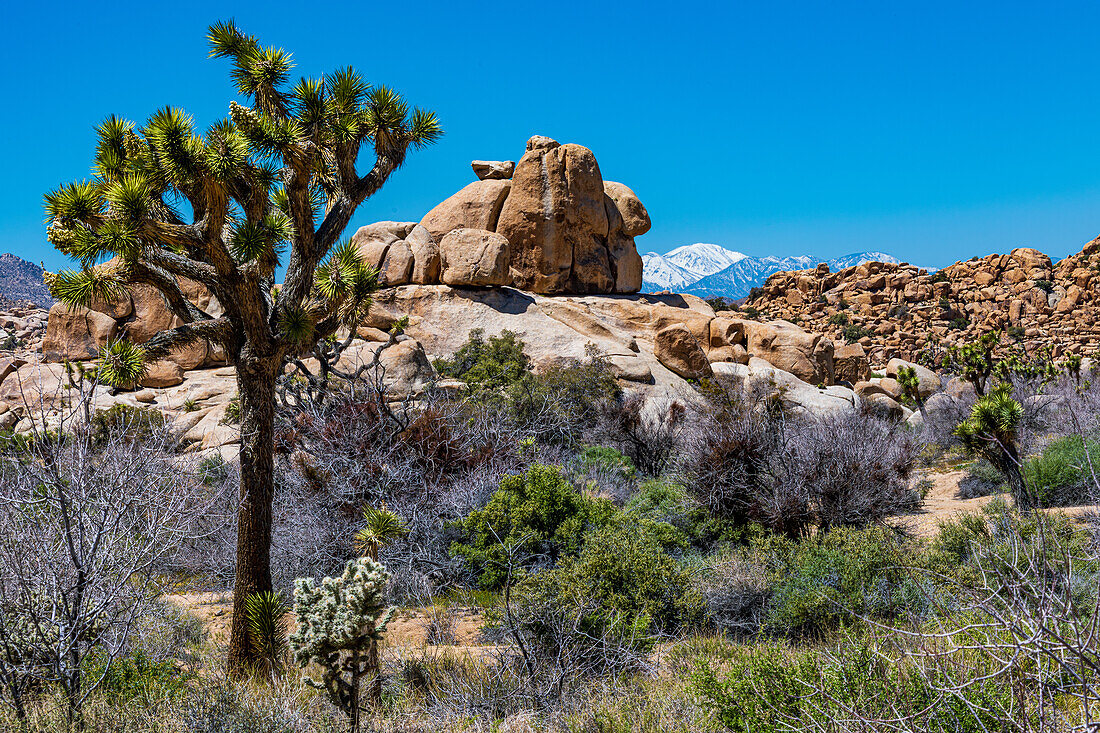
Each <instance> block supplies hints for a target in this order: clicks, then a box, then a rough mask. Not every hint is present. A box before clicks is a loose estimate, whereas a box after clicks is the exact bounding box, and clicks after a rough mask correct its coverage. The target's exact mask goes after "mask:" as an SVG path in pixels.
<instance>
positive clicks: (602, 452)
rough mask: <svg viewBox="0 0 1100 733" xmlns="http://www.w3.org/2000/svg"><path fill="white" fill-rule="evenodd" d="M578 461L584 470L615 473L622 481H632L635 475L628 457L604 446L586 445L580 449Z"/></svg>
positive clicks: (635, 471) (635, 470)
mask: <svg viewBox="0 0 1100 733" xmlns="http://www.w3.org/2000/svg"><path fill="white" fill-rule="evenodd" d="M580 461H581V465H582V466H583V467H584V468H586V469H595V470H599V471H607V472H609V473H615V474H617V475H619V476H620V477H621V478H623V479H632V478H634V475H635V473H637V469H636V468H634V462H633V461H631V460H630V457H629V456H625V455H623V454H622V453H620V452H619V451H617V450H615V449H614V448H611V447H609V446H605V445H586V446H585V447H584V448H582V449H581V453H580Z"/></svg>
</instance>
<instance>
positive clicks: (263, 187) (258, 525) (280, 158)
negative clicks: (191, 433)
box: [45, 21, 442, 675]
mask: <svg viewBox="0 0 1100 733" xmlns="http://www.w3.org/2000/svg"><path fill="white" fill-rule="evenodd" d="M208 41H209V44H210V55H211V56H213V57H216V58H222V59H227V60H228V61H229V62H230V63H231V65H232V71H231V73H230V76H231V78H232V81H233V83H234V85H235V87H236V91H237V92H238V93H239V94H240V98H241V100H242V102H243V103H238V102H237V101H231V102H229V110H228V112H229V115H228V117H227V118H225V119H222V120H219V121H217V122H215V123H214V124H213V125H211V126H210V127H209V128H208V129H206V130H205V131H200V130H197V129H196V128H195V125H194V122H193V121H192V119H191V117H190V116H189V115H187V114H186V113H185V112H183V111H182V110H180V109H177V108H174V107H165V108H164V109H161V110H159V111H157V112H156V113H154V114H153V115H152V116H151V117H150V118H149V120H148V121H147V122H145V123H144V124H143V125H139V124H135V123H134V122H131V121H129V120H124V119H122V118H119V117H116V116H113V115H112V116H110V117H108V118H107V119H106V120H104V121H103V123H102V124H100V125H99V127H98V129H97V135H98V143H97V146H96V151H95V164H94V166H93V175H92V178H91V179H90V180H83V181H77V182H74V183H69V184H66V185H63V186H61V187H60V188H58V189H57V190H56V191H53V192H51V193H48V194H46V197H45V205H46V213H47V218H48V221H49V225H48V228H47V234H48V236H49V239H50V241H51V242H52V243H53V244H54V246H55V247H56V248H57V249H59V250H60V251H61V252H64V253H65V254H67V255H69V256H71V257H72V258H74V260H76V261H77V263H78V266H77V267H74V268H73V269H69V270H65V271H63V272H60V273H58V274H56V275H53V276H51V277H50V278H49V286H50V289H51V292H52V293H53V295H54V297H56V298H58V299H59V300H60V301H62V302H65V303H67V304H69V305H70V306H74V307H75V306H91V305H93V304H95V303H98V302H103V301H108V302H109V301H111V300H112V299H114V298H117V297H120V296H121V295H123V294H124V293H126V291H127V289H128V288H129V287H130V286H131V285H133V284H138V283H141V284H145V285H148V286H152V287H153V288H155V289H157V290H158V291H160V293H161V294H162V295H163V297H164V299H165V302H166V303H167V305H168V307H169V308H170V309H171V311H172V312H173V313H174V314H175V315H176V316H177V317H178V318H179V320H180V321H181V323H182V325H180V326H178V327H176V328H172V329H169V330H167V331H164V332H162V333H160V334H158V335H157V336H155V337H154V338H152V339H151V340H149V341H147V342H146V343H144V344H141V346H140V347H135V346H133V345H129V344H126V343H125V342H119V343H112V344H110V345H108V346H107V348H106V349H105V350H104V354H102V355H101V357H102V358H101V367H100V374H101V376H102V379H103V380H104V381H108V380H110V381H111V382H112V383H113V384H116V385H122V386H125V385H129V384H132V383H134V382H135V381H137V379H139V378H140V376H141V373H142V371H143V369H144V368H145V365H146V364H148V363H149V362H151V361H154V360H156V359H160V358H163V357H165V356H167V355H168V354H170V353H171V352H172V351H174V350H176V349H179V348H181V347H184V346H186V345H188V344H191V343H193V342H196V341H207V342H209V343H211V344H213V345H216V346H217V347H220V348H221V349H222V350H223V351H224V353H225V354H226V357H227V358H228V360H229V362H230V363H231V364H232V365H233V366H235V367H236V371H237V383H238V389H239V392H240V401H241V410H240V411H241V453H240V463H241V472H240V473H241V496H242V497H244V500H243V501H242V502H241V505H240V510H239V517H238V546H237V568H236V585H235V588H234V595H233V621H232V626H231V631H230V643H229V669H230V672H231V673H232V674H234V675H240V674H242V673H244V672H245V671H246V670H247V668H248V666H249V665H250V663H251V662H252V661H255V660H256V659H257V658H258V657H259V655H260V650H259V649H256V648H255V647H254V645H253V644H252V643H251V641H250V635H249V625H248V618H247V615H246V613H245V600H246V599H247V598H248V597H249V596H251V595H252V594H254V593H259V592H263V591H267V590H270V589H271V571H270V557H269V556H270V542H271V502H272V495H273V478H272V469H273V437H274V416H275V399H274V392H275V384H276V377H277V375H279V374H281V373H282V370H283V367H284V363H285V360H286V359H287V358H289V357H291V356H294V355H297V354H300V353H302V352H304V351H308V350H309V349H310V348H312V346H313V345H314V344H315V343H316V342H317V340H319V339H324V338H327V337H329V336H331V335H332V334H334V333H335V332H336V331H337V330H338V329H339V328H341V327H354V326H355V325H356V324H357V322H358V321H359V320H360V319H361V317H362V315H363V314H364V312H365V309H366V308H367V307H368V306H369V304H370V297H371V294H372V292H374V290H375V289H376V288H377V286H378V278H377V272H375V271H374V270H373V269H372V268H370V267H367V266H366V265H365V264H364V263H363V262H362V260H361V259H360V258H359V256H358V254H357V252H356V250H355V248H354V247H352V246H351V244H350V243H348V242H347V241H341V238H342V236H343V234H344V230H345V229H346V228H347V226H348V223H349V222H350V220H351V217H352V215H353V214H354V213H355V210H356V208H357V207H358V206H359V205H360V204H361V203H363V201H364V200H366V199H367V198H368V197H370V196H371V195H373V194H374V193H375V192H377V191H378V190H379V189H380V188H381V187H382V185H383V184H384V183H385V182H386V181H387V179H388V178H389V177H390V175H391V174H392V173H393V172H394V171H396V170H397V169H398V168H399V167H400V166H401V165H402V164H403V163H404V162H405V159H406V155H407V153H408V152H409V150H410V149H415V148H421V147H423V146H426V145H429V144H431V143H433V142H434V141H435V140H437V139H438V138H439V136H440V135H441V134H442V131H441V128H440V125H439V122H438V120H437V119H436V116H435V115H434V113H432V112H427V111H424V110H420V109H413V110H410V109H409V107H408V105H407V103H406V102H405V101H404V100H403V99H402V98H401V96H400V95H398V94H397V93H396V92H394V91H393V90H391V89H389V88H387V87H384V86H371V85H370V84H368V83H367V82H366V81H364V79H363V77H362V76H361V75H360V74H359V73H358V72H357V71H355V70H354V69H352V68H350V67H348V68H345V69H340V70H338V71H335V72H333V73H331V74H329V75H327V76H324V77H322V78H302V79H300V80H299V81H297V82H296V83H293V85H292V86H291V85H290V78H291V77H290V75H291V70H292V69H293V63H292V59H291V55H290V54H289V53H287V52H286V51H284V50H282V49H280V48H272V47H267V46H262V45H261V44H260V42H259V41H258V40H257V39H256V38H255V37H254V36H250V35H247V34H245V33H244V32H242V31H241V30H240V29H239V28H237V26H236V25H235V24H234V23H233V22H232V21H230V22H223V23H216V24H215V25H213V26H211V27H210V29H209V33H208ZM364 149H365V150H366V151H367V152H368V153H369V155H370V158H371V159H370V160H369V161H368V162H367V165H365V166H364V165H361V164H360V163H361V161H360V159H359V158H360V153H361V151H363V150H364ZM280 264H283V265H285V267H286V272H285V278H284V280H283V283H282V285H281V286H280V287H276V284H275V276H276V268H278V267H279V266H280ZM183 279H186V280H190V281H193V282H196V283H199V284H201V285H202V286H204V287H205V288H206V289H207V290H209V291H210V292H211V293H212V294H213V295H214V296H215V297H216V298H217V301H218V303H219V304H220V305H221V308H222V309H223V310H224V313H223V314H222V315H219V316H216V317H215V316H214V315H212V314H210V313H207V312H205V311H204V310H202V309H201V308H199V307H198V306H197V305H195V304H194V303H192V302H190V301H189V300H188V299H187V297H185V289H184V288H183V287H181V285H180V282H181V280H183Z"/></svg>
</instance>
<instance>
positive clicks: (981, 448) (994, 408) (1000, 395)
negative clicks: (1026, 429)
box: [955, 382, 1024, 455]
mask: <svg viewBox="0 0 1100 733" xmlns="http://www.w3.org/2000/svg"><path fill="white" fill-rule="evenodd" d="M1023 416H1024V408H1023V406H1022V405H1021V404H1020V403H1019V402H1017V401H1016V400H1015V399H1014V398H1013V397H1012V387H1011V385H1009V384H1007V383H1005V382H1002V383H1000V384H998V385H997V386H996V387H995V388H994V389H993V390H992V391H990V393H989V394H987V395H985V396H984V397H982V398H981V399H980V400H978V401H977V403H975V405H974V407H973V409H972V410H971V412H970V416H969V417H968V418H967V419H966V420H964V421H963V422H961V423H960V424H959V426H958V427H957V428H955V435H956V436H958V438H959V439H960V440H961V441H962V443H963V445H964V446H965V447H966V448H967V449H969V450H970V451H972V452H974V453H977V454H979V455H981V454H982V453H984V452H985V451H986V450H987V448H988V446H989V445H991V444H993V445H1009V444H1012V443H1014V442H1015V439H1016V431H1017V429H1018V428H1019V425H1020V420H1021V419H1022V418H1023Z"/></svg>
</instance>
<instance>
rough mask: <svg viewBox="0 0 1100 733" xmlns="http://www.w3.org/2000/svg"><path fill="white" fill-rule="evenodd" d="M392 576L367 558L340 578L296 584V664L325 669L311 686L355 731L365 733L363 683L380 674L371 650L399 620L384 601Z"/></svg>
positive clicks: (293, 647)
mask: <svg viewBox="0 0 1100 733" xmlns="http://www.w3.org/2000/svg"><path fill="white" fill-rule="evenodd" d="M389 577H390V574H389V573H388V572H387V571H386V569H385V568H384V567H383V566H382V565H381V564H380V563H378V562H375V561H374V560H371V559H370V558H369V557H361V558H359V559H358V560H351V561H349V562H348V564H347V566H346V567H345V568H344V573H343V574H342V575H341V576H340V577H339V578H324V579H323V580H321V582H320V584H318V583H317V582H316V581H315V580H314V579H313V578H298V580H296V581H295V582H294V615H295V617H296V619H297V622H298V628H297V630H295V632H294V633H293V634H291V635H290V648H291V650H292V651H293V653H294V660H295V662H297V664H298V665H299V666H301V667H305V666H307V665H309V664H316V665H318V666H320V667H321V678H320V679H312V678H306V682H307V683H308V684H310V685H311V686H313V687H316V688H317V689H319V690H324V691H325V692H327V693H328V696H329V698H330V699H331V700H332V702H333V703H334V704H335V705H336V706H337V707H339V708H340V709H341V710H343V711H344V713H346V714H347V716H348V719H349V722H350V723H351V730H352V731H358V730H359V712H360V710H361V705H360V690H361V686H360V683H361V682H362V681H363V679H364V678H368V679H369V678H372V677H377V676H378V673H379V671H380V670H379V668H378V663H377V661H376V660H374V659H373V655H372V654H371V649H372V648H374V647H375V645H376V644H377V642H378V641H380V640H381V638H382V634H383V633H385V631H386V625H387V624H388V623H389V621H390V617H391V616H392V615H393V608H387V606H386V603H385V602H384V591H385V588H386V582H387V581H388V580H389Z"/></svg>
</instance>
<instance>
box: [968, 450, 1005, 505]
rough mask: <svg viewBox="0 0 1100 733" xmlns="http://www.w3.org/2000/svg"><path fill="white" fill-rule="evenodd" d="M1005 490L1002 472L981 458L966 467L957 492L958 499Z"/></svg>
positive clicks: (988, 494)
mask: <svg viewBox="0 0 1100 733" xmlns="http://www.w3.org/2000/svg"><path fill="white" fill-rule="evenodd" d="M1007 490H1008V485H1007V484H1006V483H1005V477H1004V474H1002V473H1001V472H1000V471H998V470H997V469H996V468H994V467H993V466H992V465H991V464H990V463H989V461H987V460H985V459H984V458H982V459H979V460H977V461H974V462H973V463H971V464H970V465H969V466H967V467H966V476H964V477H963V479H962V480H961V481H959V492H958V494H959V498H960V499H973V498H975V497H979V496H990V495H991V494H999V493H1002V492H1004V491H1007Z"/></svg>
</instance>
